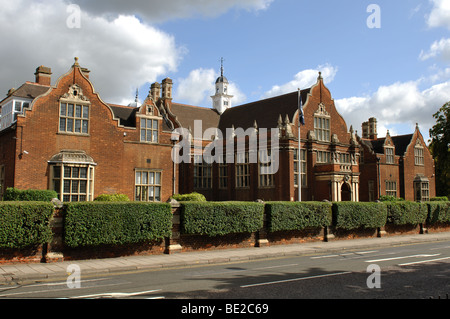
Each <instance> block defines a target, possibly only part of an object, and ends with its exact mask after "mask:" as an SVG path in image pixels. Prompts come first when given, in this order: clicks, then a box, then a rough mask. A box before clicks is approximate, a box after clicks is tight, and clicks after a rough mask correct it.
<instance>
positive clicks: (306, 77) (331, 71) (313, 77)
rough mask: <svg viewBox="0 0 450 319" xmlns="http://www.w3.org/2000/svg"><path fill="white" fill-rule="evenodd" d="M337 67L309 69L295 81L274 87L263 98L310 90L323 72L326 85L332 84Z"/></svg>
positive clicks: (301, 73) (299, 73)
mask: <svg viewBox="0 0 450 319" xmlns="http://www.w3.org/2000/svg"><path fill="white" fill-rule="evenodd" d="M337 70H338V69H337V67H334V66H332V65H329V64H324V65H319V66H318V67H317V68H316V69H308V70H303V71H300V72H298V73H297V74H296V75H295V76H294V79H293V80H291V81H289V82H287V83H285V84H281V85H274V86H273V87H272V88H271V89H270V90H269V91H267V92H265V93H264V95H263V97H264V98H268V97H273V96H277V95H282V94H286V93H290V92H294V91H297V90H298V89H299V88H300V89H304V88H309V87H311V86H312V85H314V84H315V83H316V82H317V77H318V76H319V72H322V77H323V78H324V81H325V83H330V82H332V81H333V80H334V77H335V76H336V73H337Z"/></svg>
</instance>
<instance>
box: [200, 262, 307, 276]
mask: <svg viewBox="0 0 450 319" xmlns="http://www.w3.org/2000/svg"><path fill="white" fill-rule="evenodd" d="M293 266H298V264H288V265H278V266H268V267H260V268H249V269H235V270H230V271H221V272H207V273H203V274H195V275H192V277H204V276H211V275H223V274H234V273H238V272H244V271H254V270H266V269H275V268H285V267H293Z"/></svg>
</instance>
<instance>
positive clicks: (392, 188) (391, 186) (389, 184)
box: [386, 181, 397, 197]
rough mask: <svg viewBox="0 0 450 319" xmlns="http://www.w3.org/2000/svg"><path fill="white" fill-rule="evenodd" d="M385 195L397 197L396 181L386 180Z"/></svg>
mask: <svg viewBox="0 0 450 319" xmlns="http://www.w3.org/2000/svg"><path fill="white" fill-rule="evenodd" d="M386 195H387V196H394V197H397V182H396V181H386Z"/></svg>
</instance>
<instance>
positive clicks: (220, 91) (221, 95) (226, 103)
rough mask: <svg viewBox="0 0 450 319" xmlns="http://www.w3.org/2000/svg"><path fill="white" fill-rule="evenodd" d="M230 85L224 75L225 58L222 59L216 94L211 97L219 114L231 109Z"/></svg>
mask: <svg viewBox="0 0 450 319" xmlns="http://www.w3.org/2000/svg"><path fill="white" fill-rule="evenodd" d="M229 85H230V83H229V82H228V80H227V78H226V77H225V76H224V75H223V58H222V59H221V67H220V77H218V78H217V80H216V88H215V89H216V94H215V95H213V96H211V98H212V100H213V108H214V109H216V111H217V112H218V113H219V114H222V113H223V112H225V110H226V109H228V108H230V107H231V99H232V98H233V96H232V95H229V94H228V93H229V91H228V89H229Z"/></svg>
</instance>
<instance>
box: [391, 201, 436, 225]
mask: <svg viewBox="0 0 450 319" xmlns="http://www.w3.org/2000/svg"><path fill="white" fill-rule="evenodd" d="M386 205H387V211H388V216H387V223H390V224H394V225H418V224H421V223H425V221H426V220H427V216H428V207H427V204H426V203H416V202H411V201H403V202H386Z"/></svg>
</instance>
